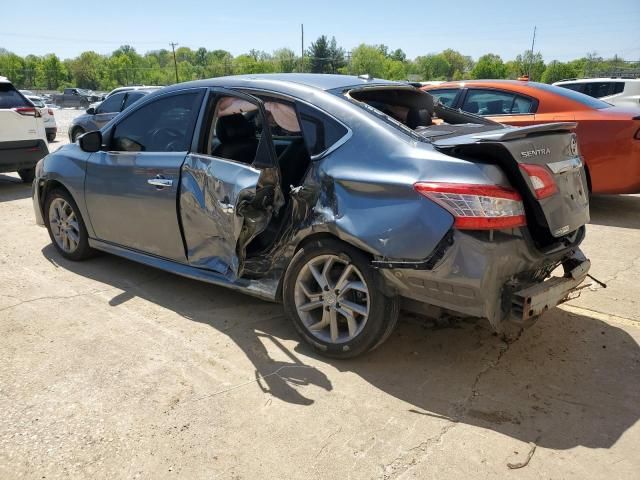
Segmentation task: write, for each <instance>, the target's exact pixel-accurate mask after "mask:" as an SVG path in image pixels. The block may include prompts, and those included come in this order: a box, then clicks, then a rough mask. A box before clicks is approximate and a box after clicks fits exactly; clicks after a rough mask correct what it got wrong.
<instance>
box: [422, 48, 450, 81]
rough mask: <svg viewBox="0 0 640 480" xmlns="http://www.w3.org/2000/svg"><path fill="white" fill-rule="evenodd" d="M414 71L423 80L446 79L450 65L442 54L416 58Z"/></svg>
mask: <svg viewBox="0 0 640 480" xmlns="http://www.w3.org/2000/svg"><path fill="white" fill-rule="evenodd" d="M415 63H416V72H417V73H418V75H420V77H421V78H422V79H423V80H447V79H448V76H449V72H450V70H451V65H450V64H449V62H448V61H447V59H446V58H445V57H444V55H442V54H437V55H434V54H429V55H425V56H424V57H418V58H416V61H415Z"/></svg>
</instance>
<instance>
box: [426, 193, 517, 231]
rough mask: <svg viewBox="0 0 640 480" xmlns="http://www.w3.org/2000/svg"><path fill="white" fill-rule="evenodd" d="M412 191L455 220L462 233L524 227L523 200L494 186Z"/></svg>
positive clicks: (455, 224) (515, 194)
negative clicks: (434, 203) (436, 205)
mask: <svg viewBox="0 0 640 480" xmlns="http://www.w3.org/2000/svg"><path fill="white" fill-rule="evenodd" d="M414 188H415V190H416V191H417V192H418V193H421V194H422V195H424V196H425V197H427V198H428V199H430V200H433V201H434V202H436V203H437V204H438V205H440V206H441V207H443V208H444V209H446V210H447V211H448V212H449V213H451V215H453V216H454V218H455V221H454V226H455V227H456V228H458V229H461V230H491V229H500V228H514V227H522V226H524V225H526V224H527V220H526V217H525V214H524V206H523V204H522V198H521V197H520V195H519V194H518V192H516V191H515V190H511V189H510V188H503V187H499V186H497V185H476V184H466V183H439V182H419V183H416V184H415V185H414Z"/></svg>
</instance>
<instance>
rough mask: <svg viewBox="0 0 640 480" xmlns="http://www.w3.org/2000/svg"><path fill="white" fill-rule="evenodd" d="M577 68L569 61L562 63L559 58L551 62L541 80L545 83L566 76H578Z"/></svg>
mask: <svg viewBox="0 0 640 480" xmlns="http://www.w3.org/2000/svg"><path fill="white" fill-rule="evenodd" d="M576 76H577V74H576V70H575V69H574V68H573V67H572V66H571V65H569V64H568V63H562V62H559V61H557V60H553V61H552V62H549V64H548V65H547V68H545V70H544V73H543V74H542V77H541V81H542V82H544V83H553V82H557V81H559V80H563V79H565V78H574V77H576Z"/></svg>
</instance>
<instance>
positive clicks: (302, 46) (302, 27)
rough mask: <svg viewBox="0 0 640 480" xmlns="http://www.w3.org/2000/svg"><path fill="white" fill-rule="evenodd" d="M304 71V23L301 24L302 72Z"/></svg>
mask: <svg viewBox="0 0 640 480" xmlns="http://www.w3.org/2000/svg"><path fill="white" fill-rule="evenodd" d="M302 72H304V23H301V24H300V73H302Z"/></svg>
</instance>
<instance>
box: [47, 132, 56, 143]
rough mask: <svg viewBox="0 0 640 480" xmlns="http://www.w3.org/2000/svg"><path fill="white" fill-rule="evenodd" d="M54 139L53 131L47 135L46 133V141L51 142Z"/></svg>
mask: <svg viewBox="0 0 640 480" xmlns="http://www.w3.org/2000/svg"><path fill="white" fill-rule="evenodd" d="M55 139H56V134H55V133H50V134H49V135H47V142H49V143H51V142H53V141H54V140H55Z"/></svg>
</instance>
